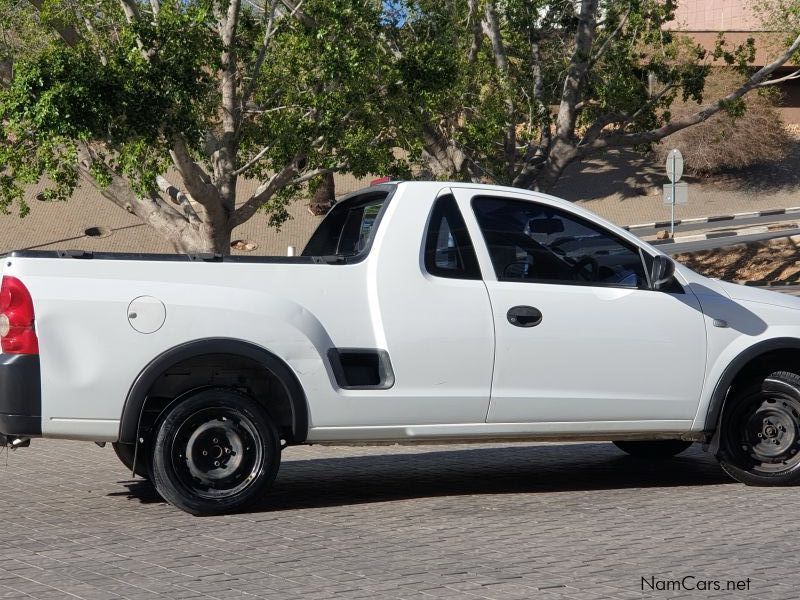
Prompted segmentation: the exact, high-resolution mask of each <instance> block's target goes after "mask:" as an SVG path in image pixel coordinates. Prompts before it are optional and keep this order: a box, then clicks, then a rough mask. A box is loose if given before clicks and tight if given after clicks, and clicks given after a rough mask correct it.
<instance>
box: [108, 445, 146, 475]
mask: <svg viewBox="0 0 800 600" xmlns="http://www.w3.org/2000/svg"><path fill="white" fill-rule="evenodd" d="M111 446H112V447H113V448H114V452H115V453H116V455H117V458H118V459H119V461H120V462H121V463H122V464H123V465H125V468H126V469H128V473H130V472H132V471H133V460H134V452H136V446H135V444H123V443H121V442H115V443H113V444H111ZM149 460H150V457H149V456H148V452H147V449H146V448H144V447H143V446H141V445H140V446H139V451H138V453H137V454H136V471H135V473H136V475H138V476H139V477H141V478H143V479H150V471H149V469H148V468H147V463H148V462H149Z"/></svg>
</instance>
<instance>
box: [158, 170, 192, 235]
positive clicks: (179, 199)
mask: <svg viewBox="0 0 800 600" xmlns="http://www.w3.org/2000/svg"><path fill="white" fill-rule="evenodd" d="M156 184H158V187H159V189H160V190H161V191H162V192H164V193H165V194H167V196H169V197H170V199H171V200H172V201H173V202H174V203H175V204H177V205H178V206H180V207H181V208H182V209H183V214H184V216H185V217H186V219H187V220H188V221H192V222H194V223H196V224H200V223H201V222H202V221H201V219H200V217H199V216H198V215H197V212H195V210H194V207H193V206H192V203H191V201H190V200H189V198H188V197H187V196H186V194H184V193H183V192H182V191H181V190H179V189H178V188H177V187H175V186H174V185H172V184H171V183H170V182H169V181H167V180H166V179H165V178H164V177H162V176H161V175H158V176H156Z"/></svg>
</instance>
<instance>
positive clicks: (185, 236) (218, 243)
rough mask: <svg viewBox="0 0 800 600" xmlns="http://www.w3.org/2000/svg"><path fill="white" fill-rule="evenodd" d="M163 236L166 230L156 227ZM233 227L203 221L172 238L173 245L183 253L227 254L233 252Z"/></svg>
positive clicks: (177, 250)
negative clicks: (215, 225)
mask: <svg viewBox="0 0 800 600" xmlns="http://www.w3.org/2000/svg"><path fill="white" fill-rule="evenodd" d="M154 229H156V231H158V233H159V234H160V235H162V236H166V232H164V231H161V230H160V229H159V228H158V227H154ZM231 237H232V231H231V229H230V228H229V227H228V226H227V225H225V224H221V226H220V227H214V226H213V225H211V224H208V223H203V224H201V225H199V226H193V225H190V226H188V227H186V229H184V230H183V231H182V232H181V234H180V235H179V236H178V237H177V238H175V239H172V240H171V242H172V246H173V247H174V248H175V251H176V252H179V253H181V254H221V255H223V256H227V255H228V254H230V253H231Z"/></svg>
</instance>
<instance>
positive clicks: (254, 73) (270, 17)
mask: <svg viewBox="0 0 800 600" xmlns="http://www.w3.org/2000/svg"><path fill="white" fill-rule="evenodd" d="M278 2H279V0H272V2H271V3H270V8H269V12H265V13H264V16H265V17H266V24H265V26H264V40H263V41H262V43H261V48H260V49H259V50H258V56H256V60H255V62H254V63H253V68H252V70H251V71H250V81H248V82H247V86H245V88H244V91H243V92H242V111H244V109H245V107H246V106H247V102H248V101H249V100H250V96H251V95H252V94H253V92H254V91H255V88H256V83H257V81H258V73H259V72H260V71H261V65H263V64H264V59H265V58H266V56H267V48H268V47H269V41H270V39H271V38H272V36H273V35H274V34H275V28H274V27H273V23H274V22H275V9H276V8H277V6H278ZM300 4H302V2H300ZM300 4H298V8H299V6H300Z"/></svg>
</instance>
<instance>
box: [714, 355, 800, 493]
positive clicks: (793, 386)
mask: <svg viewBox="0 0 800 600" xmlns="http://www.w3.org/2000/svg"><path fill="white" fill-rule="evenodd" d="M719 436H720V438H719V441H720V447H719V452H718V453H717V458H718V459H719V461H720V465H721V466H722V468H723V469H724V470H725V472H726V473H728V475H730V476H731V477H733V478H734V479H736V480H737V481H740V482H742V483H744V484H747V485H759V486H767V485H769V486H787V485H797V484H798V483H800V376H799V375H797V374H796V373H789V372H787V371H776V372H774V373H771V374H770V375H768V376H767V377H765V378H763V379H761V380H760V381H757V382H754V383H753V384H752V385H749V386H745V387H742V388H741V389H739V390H733V391H732V392H731V395H730V396H729V397H728V399H727V400H726V403H725V409H724V412H723V414H722V422H721V424H720V431H719Z"/></svg>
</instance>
